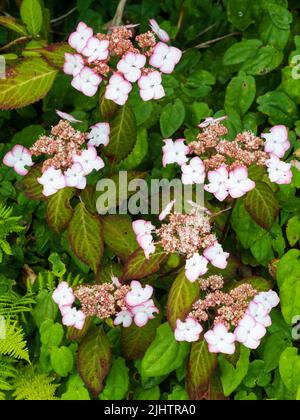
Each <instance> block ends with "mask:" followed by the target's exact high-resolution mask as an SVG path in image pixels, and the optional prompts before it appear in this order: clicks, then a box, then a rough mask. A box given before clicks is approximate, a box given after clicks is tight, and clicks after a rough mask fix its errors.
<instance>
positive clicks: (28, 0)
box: [20, 0, 43, 36]
mask: <svg viewBox="0 0 300 420" xmlns="http://www.w3.org/2000/svg"><path fill="white" fill-rule="evenodd" d="M20 13H21V18H22V21H23V22H24V23H25V25H26V27H27V29H28V32H29V33H30V34H31V35H34V36H35V35H38V34H39V33H40V31H41V29H42V26H43V11H42V7H41V5H40V2H39V0H23V1H22V4H21V9H20Z"/></svg>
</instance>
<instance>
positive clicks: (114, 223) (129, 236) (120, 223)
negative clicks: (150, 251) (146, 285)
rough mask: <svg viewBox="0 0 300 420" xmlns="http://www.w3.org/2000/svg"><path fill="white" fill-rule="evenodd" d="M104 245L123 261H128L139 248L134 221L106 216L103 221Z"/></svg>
mask: <svg viewBox="0 0 300 420" xmlns="http://www.w3.org/2000/svg"><path fill="white" fill-rule="evenodd" d="M101 220H102V226H103V239H104V243H105V244H106V245H107V246H108V247H109V248H110V249H111V250H112V251H113V253H114V254H115V255H117V256H118V257H119V258H121V259H122V260H126V259H127V258H128V257H129V256H130V255H131V254H132V253H133V252H134V251H135V250H136V249H137V248H138V247H139V245H138V243H137V241H136V236H135V233H134V232H133V229H132V221H131V219H130V218H129V217H127V216H122V215H120V216H119V215H116V216H113V215H112V216H106V217H103V218H102V219H101Z"/></svg>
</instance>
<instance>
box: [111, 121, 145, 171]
mask: <svg viewBox="0 0 300 420" xmlns="http://www.w3.org/2000/svg"><path fill="white" fill-rule="evenodd" d="M148 148H149V145H148V133H147V130H145V129H144V128H142V129H140V130H138V132H137V138H136V144H135V146H134V148H133V150H132V152H131V153H130V155H129V156H128V157H127V158H126V159H125V160H123V161H122V162H121V163H120V165H119V167H118V169H119V170H127V171H130V170H133V169H136V168H137V167H138V166H139V165H140V164H141V163H142V162H143V160H144V159H145V157H146V156H147V155H148Z"/></svg>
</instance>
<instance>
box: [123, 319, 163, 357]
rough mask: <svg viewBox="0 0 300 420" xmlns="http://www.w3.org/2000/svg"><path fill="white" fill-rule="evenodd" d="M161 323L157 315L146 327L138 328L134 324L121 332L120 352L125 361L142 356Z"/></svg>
mask: <svg viewBox="0 0 300 420" xmlns="http://www.w3.org/2000/svg"><path fill="white" fill-rule="evenodd" d="M160 323H161V314H160V313H159V314H157V315H156V316H155V318H154V319H151V320H150V321H149V322H148V323H147V325H145V326H144V327H142V328H140V327H137V326H136V325H135V324H133V325H131V326H130V327H129V328H122V330H121V341H120V343H121V351H122V355H123V356H124V357H125V359H127V360H137V359H140V358H141V357H143V356H144V354H145V352H146V350H147V348H148V347H149V346H150V344H151V343H152V341H153V340H154V338H155V336H156V330H157V328H158V326H159V325H160Z"/></svg>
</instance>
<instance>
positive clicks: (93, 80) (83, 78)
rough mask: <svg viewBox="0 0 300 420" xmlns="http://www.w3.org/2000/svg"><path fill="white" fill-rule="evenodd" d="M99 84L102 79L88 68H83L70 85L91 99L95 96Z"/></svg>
mask: <svg viewBox="0 0 300 420" xmlns="http://www.w3.org/2000/svg"><path fill="white" fill-rule="evenodd" d="M101 82H102V78H101V77H100V76H98V74H96V73H95V72H94V71H93V70H91V69H89V68H88V67H84V68H83V69H82V70H81V72H80V73H79V74H78V75H77V76H76V77H74V79H73V80H72V82H71V85H72V86H73V87H74V88H75V89H77V90H79V92H82V93H83V94H84V95H85V96H89V97H92V96H94V95H95V94H96V92H97V90H98V88H99V85H100V83H101Z"/></svg>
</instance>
